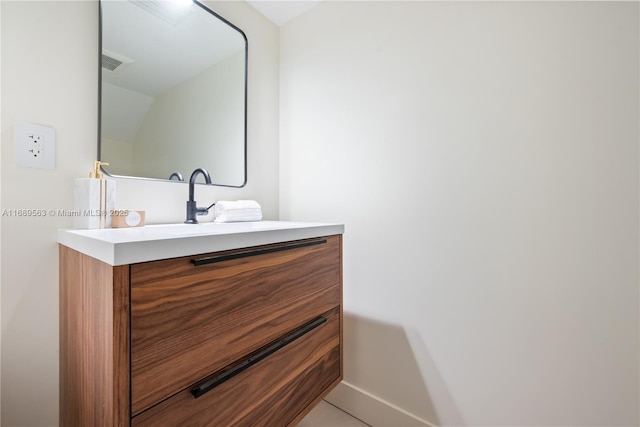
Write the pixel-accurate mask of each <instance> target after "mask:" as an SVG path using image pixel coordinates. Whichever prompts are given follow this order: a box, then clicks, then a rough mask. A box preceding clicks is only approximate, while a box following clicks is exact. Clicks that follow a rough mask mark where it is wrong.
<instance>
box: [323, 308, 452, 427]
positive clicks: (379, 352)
mask: <svg viewBox="0 0 640 427" xmlns="http://www.w3.org/2000/svg"><path fill="white" fill-rule="evenodd" d="M344 371H345V377H344V381H343V382H342V383H341V384H340V385H339V386H338V387H337V388H336V389H335V390H334V391H333V392H332V393H331V394H329V396H328V397H327V399H326V400H327V401H329V402H331V403H333V404H334V405H336V406H338V407H340V408H342V409H343V410H345V411H346V412H348V413H350V414H352V415H354V416H356V417H357V418H360V419H361V420H362V421H364V422H366V423H368V424H370V425H372V426H375V427H382V426H389V427H391V426H393V427H401V426H412V427H413V426H434V425H465V423H464V421H463V420H462V417H461V416H460V414H459V412H458V410H457V408H456V407H455V405H454V404H453V400H452V399H451V396H450V394H449V392H448V390H447V389H446V387H445V384H444V382H443V380H442V378H441V376H440V374H439V372H438V370H437V369H436V366H435V363H434V361H433V360H432V358H431V356H430V354H429V352H428V350H427V347H426V345H425V344H424V342H423V340H422V339H421V337H420V336H419V335H418V334H417V333H415V334H412V333H409V335H408V334H407V333H406V332H405V330H404V329H403V328H402V327H401V326H398V325H391V324H386V323H381V322H379V321H376V320H372V319H368V318H364V317H360V316H356V315H353V314H350V313H345V317H344ZM443 423H444V424H443Z"/></svg>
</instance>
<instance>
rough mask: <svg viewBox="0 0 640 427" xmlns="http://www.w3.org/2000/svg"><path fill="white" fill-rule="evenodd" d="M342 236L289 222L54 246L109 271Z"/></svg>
mask: <svg viewBox="0 0 640 427" xmlns="http://www.w3.org/2000/svg"><path fill="white" fill-rule="evenodd" d="M343 232H344V226H343V225H342V224H323V223H307V222H290V221H256V222H234V223H200V224H160V225H147V226H145V227H139V228H102V229H95V230H59V231H58V243H60V244H62V245H64V246H67V247H70V248H71V249H75V250H77V251H79V252H83V253H85V254H87V255H89V256H91V257H93V258H96V259H99V260H100V261H103V262H105V263H107V264H109V265H124V264H134V263H139V262H146V261H152V260H157V259H167V258H176V257H180V256H189V255H195V254H202V253H206V252H216V251H223V250H228V249H237V248H246V247H250V246H259V245H266V244H272V243H279V242H285V241H291V240H300V239H309V238H313V237H320V236H327V235H332V234H342V233H343Z"/></svg>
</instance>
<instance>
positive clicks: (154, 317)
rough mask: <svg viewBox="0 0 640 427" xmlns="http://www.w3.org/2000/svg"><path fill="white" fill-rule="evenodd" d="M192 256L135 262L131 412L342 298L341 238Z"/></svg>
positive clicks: (240, 355) (132, 291)
mask: <svg viewBox="0 0 640 427" xmlns="http://www.w3.org/2000/svg"><path fill="white" fill-rule="evenodd" d="M245 250H246V249H245ZM229 252H233V251H229ZM219 254H221V253H217V254H216V255H219ZM192 259H194V257H184V258H177V259H173V260H165V261H156V262H149V263H143V264H136V265H133V266H132V267H131V351H132V354H131V372H132V379H131V381H132V412H133V415H136V414H138V413H140V412H141V411H143V410H145V409H147V408H149V407H150V406H152V405H154V404H156V403H158V402H160V401H161V400H163V399H166V398H168V397H170V396H172V395H173V394H175V393H176V392H178V391H180V390H183V389H185V388H187V387H189V386H190V385H192V384H193V383H195V382H197V381H199V380H201V379H202V378H204V377H205V376H207V375H210V374H211V373H212V372H215V371H218V370H220V369H222V368H223V367H225V366H226V365H229V364H230V363H232V362H233V361H235V360H237V359H239V358H241V357H242V356H243V355H246V354H248V353H251V352H252V351H255V350H257V349H258V348H260V347H262V346H264V345H265V344H267V343H269V342H271V341H273V340H274V339H276V338H278V337H280V336H282V335H284V334H285V333H286V332H288V331H291V330H293V329H295V328H297V327H299V326H300V325H302V324H304V323H306V322H307V321H309V320H311V319H313V318H314V317H316V316H318V315H320V314H322V313H323V312H326V311H328V310H330V309H332V308H334V307H337V306H339V305H340V302H341V294H342V292H341V291H342V289H341V236H332V237H329V238H327V243H326V244H322V245H316V246H309V247H304V248H298V249H292V250H286V251H282V252H275V253H268V254H262V255H257V256H252V257H247V258H241V259H234V260H230V261H224V262H221V263H216V264H210V265H203V266H197V267H196V266H194V265H193V263H192V262H191V260H192ZM336 321H337V322H339V320H336ZM338 330H339V328H338ZM338 336H339V332H336V335H335V337H336V339H338ZM336 348H337V349H338V351H340V346H339V345H336ZM336 360H338V361H339V360H340V357H339V353H338V356H336ZM332 363H333V362H332Z"/></svg>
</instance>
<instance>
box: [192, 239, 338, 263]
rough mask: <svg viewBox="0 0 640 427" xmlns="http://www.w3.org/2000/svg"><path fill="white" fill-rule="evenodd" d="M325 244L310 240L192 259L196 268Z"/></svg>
mask: <svg viewBox="0 0 640 427" xmlns="http://www.w3.org/2000/svg"><path fill="white" fill-rule="evenodd" d="M324 243H327V239H322V240H309V241H306V242H299V243H290V244H288V245H282V246H273V247H270V248H261V249H253V250H249V251H243V252H236V253H233V254H228V255H216V256H211V257H207V258H198V259H192V260H191V262H192V263H193V265H195V266H198V265H205V264H213V263H216V262H222V261H229V260H232V259H238V258H246V257H250V256H254V255H263V254H270V253H273V252H280V251H287V250H289V249H298V248H304V247H307V246H314V245H322V244H324Z"/></svg>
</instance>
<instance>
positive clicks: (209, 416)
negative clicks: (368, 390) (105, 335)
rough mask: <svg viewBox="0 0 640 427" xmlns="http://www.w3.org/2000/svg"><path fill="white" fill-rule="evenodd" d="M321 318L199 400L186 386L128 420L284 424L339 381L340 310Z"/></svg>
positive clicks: (154, 424)
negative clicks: (323, 320)
mask: <svg viewBox="0 0 640 427" xmlns="http://www.w3.org/2000/svg"><path fill="white" fill-rule="evenodd" d="M325 316H326V318H327V322H326V323H324V324H322V325H320V326H318V327H317V328H315V329H313V330H312V331H310V332H308V333H307V334H305V335H303V336H301V337H300V338H298V339H297V340H295V341H293V342H291V343H290V344H288V345H287V346H285V347H283V348H281V349H280V350H278V351H276V352H275V353H273V354H271V355H270V356H268V357H266V358H265V359H263V360H261V361H260V362H258V363H256V364H255V365H253V366H251V367H249V368H247V369H246V370H244V371H242V372H241V373H239V374H238V375H236V376H234V377H233V378H231V379H229V380H228V381H226V382H223V383H222V384H219V385H218V386H217V387H215V388H213V389H211V390H210V391H209V392H207V393H205V394H203V395H202V396H200V397H198V398H195V397H194V396H193V394H192V393H191V388H188V389H186V390H184V391H182V392H180V393H179V394H177V395H175V396H173V397H171V398H170V399H167V400H165V401H163V402H161V403H160V404H158V405H156V406H154V407H152V408H150V409H148V410H147V411H145V412H143V413H141V414H140V415H138V416H136V417H135V418H133V420H132V426H135V427H141V426H149V427H159V426H192V427H196V426H197V427H204V426H210V427H214V426H215V427H222V426H234V427H235V426H238V427H240V426H248V427H249V426H250V427H258V426H268V427H277V426H286V425H288V424H289V423H290V422H291V421H292V420H293V419H294V418H295V417H296V416H297V415H298V414H299V413H300V412H301V411H303V410H304V409H305V408H306V407H307V406H308V405H309V404H310V403H312V402H313V401H314V400H315V399H317V398H318V397H320V395H324V393H325V392H327V391H328V389H329V388H330V387H331V386H332V385H335V384H337V382H338V381H339V380H340V379H341V371H340V338H339V333H340V316H339V309H336V310H334V311H333V312H332V313H327V314H326V315H325ZM283 366H286V367H287V369H283V368H282V367H283Z"/></svg>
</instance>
